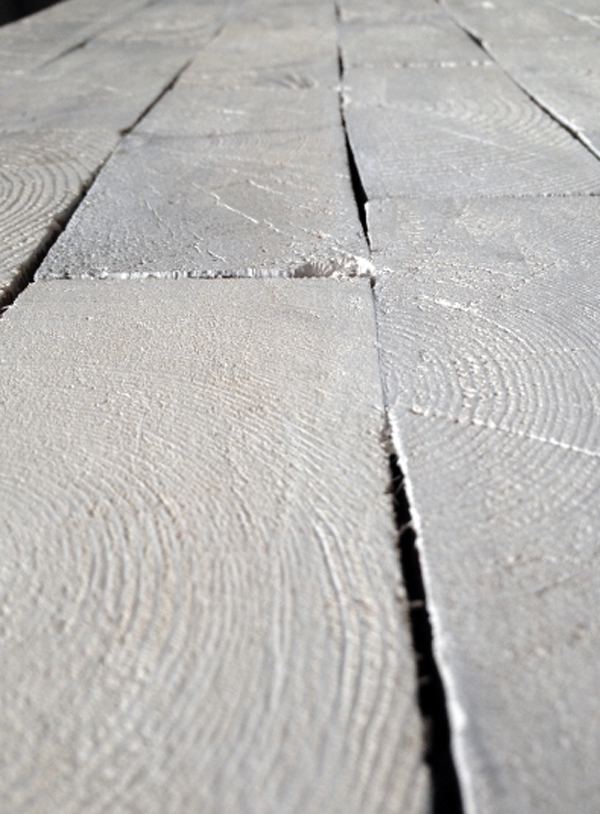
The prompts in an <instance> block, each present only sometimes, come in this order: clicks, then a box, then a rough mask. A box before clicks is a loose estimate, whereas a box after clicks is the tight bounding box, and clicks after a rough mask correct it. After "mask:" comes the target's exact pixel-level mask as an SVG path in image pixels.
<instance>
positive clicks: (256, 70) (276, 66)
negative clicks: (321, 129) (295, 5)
mask: <svg viewBox="0 0 600 814" xmlns="http://www.w3.org/2000/svg"><path fill="white" fill-rule="evenodd" d="M309 8H310V7H309ZM185 82H190V83H193V84H195V85H196V86H198V87H199V88H202V89H203V90H206V88H207V87H208V88H211V89H220V90H236V89H237V90H239V89H242V88H243V89H248V90H249V91H250V90H251V89H252V88H255V87H263V88H264V87H274V86H275V87H284V88H289V89H291V90H307V89H312V88H321V89H327V88H328V89H330V90H336V89H337V87H338V85H339V67H338V60H337V33H336V27H335V23H334V20H333V19H332V20H331V22H330V24H329V25H327V26H325V25H323V26H320V27H317V26H315V25H314V24H313V25H311V24H309V23H308V22H301V23H300V24H298V25H295V26H289V25H288V26H285V27H282V28H274V29H271V28H269V27H267V26H265V25H258V24H249V23H246V24H242V23H241V22H240V21H238V19H237V17H236V18H235V20H233V21H231V22H230V23H229V24H228V25H227V27H226V28H225V29H224V31H223V32H222V34H221V35H220V36H219V37H218V38H217V39H215V40H214V41H213V42H212V43H211V44H210V45H209V46H208V47H207V48H206V49H205V50H204V51H202V52H200V53H199V54H198V56H197V58H196V59H195V60H194V62H193V64H192V65H191V66H190V69H189V71H187V72H186V77H185Z"/></svg>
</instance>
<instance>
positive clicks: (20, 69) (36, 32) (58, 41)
mask: <svg viewBox="0 0 600 814" xmlns="http://www.w3.org/2000/svg"><path fill="white" fill-rule="evenodd" d="M145 3H146V0H103V2H102V3H101V4H99V3H96V2H91V0H63V2H60V3H57V4H56V5H54V6H51V7H50V8H47V9H45V10H44V11H41V12H39V13H37V14H33V15H30V16H27V17H23V18H21V19H20V20H17V21H16V22H14V23H9V24H8V25H4V26H2V27H1V28H0V87H2V86H5V85H9V84H11V83H12V82H14V81H18V80H20V79H21V78H22V77H23V76H25V75H27V74H28V73H29V72H31V71H32V70H34V69H35V68H39V67H41V66H42V65H44V64H45V63H47V62H50V61H51V60H54V59H57V58H58V57H60V56H61V55H62V54H63V53H65V52H67V51H69V50H70V49H73V48H76V47H77V46H79V45H81V44H82V43H84V42H86V41H88V40H89V39H91V38H93V37H94V36H95V35H96V34H98V32H99V31H101V30H102V29H103V28H105V27H107V26H110V25H111V24H114V23H115V22H117V21H119V20H120V19H121V18H123V17H126V16H127V15H128V14H129V13H130V12H131V11H133V10H135V9H137V8H139V7H140V6H142V5H144V4H145Z"/></svg>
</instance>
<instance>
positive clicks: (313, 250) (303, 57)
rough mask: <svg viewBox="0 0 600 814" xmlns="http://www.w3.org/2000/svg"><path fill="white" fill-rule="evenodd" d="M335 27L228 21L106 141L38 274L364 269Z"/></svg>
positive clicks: (352, 271)
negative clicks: (92, 179)
mask: <svg viewBox="0 0 600 814" xmlns="http://www.w3.org/2000/svg"><path fill="white" fill-rule="evenodd" d="M334 35H335V31H334V27H333V25H332V27H331V29H330V30H329V31H319V30H317V29H315V28H314V27H306V26H304V27H299V28H298V29H294V30H293V37H291V39H290V35H289V32H287V31H286V30H285V29H284V30H280V29H276V30H271V29H268V28H264V29H263V28H261V27H258V26H257V27H255V28H248V27H235V26H229V27H228V28H227V30H226V31H225V32H224V33H223V34H222V35H221V36H220V37H219V38H217V39H215V40H214V41H213V42H212V43H211V44H210V45H209V46H208V47H207V48H206V49H205V51H203V52H202V53H201V54H200V55H199V57H198V58H197V59H196V60H195V61H194V63H193V64H192V66H191V67H190V68H189V69H188V70H187V71H186V72H185V74H184V75H183V77H182V79H181V81H180V82H178V83H177V85H176V87H175V88H174V89H173V90H172V92H170V93H169V94H168V96H167V97H166V98H165V99H163V100H162V101H161V103H160V104H159V105H157V107H156V108H155V109H154V110H153V111H152V112H151V113H150V114H149V115H148V116H147V117H145V118H144V120H143V121H142V122H141V123H140V124H139V126H138V127H136V128H135V131H134V132H133V133H132V134H131V135H130V136H129V137H128V138H127V139H126V140H125V141H124V143H123V145H122V147H121V148H120V149H119V150H117V151H116V153H115V155H114V156H113V158H112V159H111V161H110V162H109V163H108V164H107V166H106V167H105V168H104V170H103V172H102V174H101V176H100V178H99V179H98V180H97V182H96V184H95V185H94V188H93V190H92V191H91V192H90V194H89V195H88V196H87V197H86V200H85V202H84V203H83V205H82V206H81V207H80V209H79V210H78V212H77V213H76V215H75V216H74V217H73V219H72V220H71V222H70V223H69V226H68V228H67V229H66V231H65V232H64V234H63V235H62V236H61V238H60V239H59V241H58V242H57V243H56V245H55V246H54V248H53V250H52V252H51V253H50V254H49V255H48V257H47V259H46V261H45V262H44V264H43V265H42V267H41V268H40V269H39V271H38V279H48V278H63V277H118V278H124V277H143V276H157V277H214V276H259V277H260V276H330V275H332V274H334V275H353V274H364V273H367V272H368V271H369V268H370V265H369V263H368V260H367V258H368V248H367V244H366V241H365V237H364V234H363V231H362V227H361V224H360V221H359V217H358V211H357V207H356V201H355V197H354V192H353V190H352V185H351V180H350V171H349V167H348V157H347V154H346V145H345V140H344V131H343V127H342V119H341V114H340V97H339V75H338V66H337V47H336V40H335V36H334ZM222 66H226V67H225V69H223V68H222ZM315 69H316V70H315Z"/></svg>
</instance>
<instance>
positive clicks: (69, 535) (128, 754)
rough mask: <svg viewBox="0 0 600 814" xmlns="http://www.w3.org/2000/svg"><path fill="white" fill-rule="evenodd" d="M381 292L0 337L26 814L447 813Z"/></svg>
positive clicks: (36, 288)
mask: <svg viewBox="0 0 600 814" xmlns="http://www.w3.org/2000/svg"><path fill="white" fill-rule="evenodd" d="M374 340H375V325H374V315H373V306H372V298H371V293H370V287H369V284H368V282H367V281H346V282H335V281H331V280H329V281H328V280H310V281H309V280H296V281H284V280H269V281H257V280H253V281H244V280H235V281H211V282H207V281H204V282H199V281H185V280H183V281H178V282H176V283H174V282H169V281H144V282H137V283H134V282H131V283H127V284H124V283H110V282H104V283H98V282H93V281H92V282H84V281H75V282H66V281H61V282H56V283H51V282H50V283H43V284H38V285H33V286H30V287H29V288H28V289H27V290H26V291H25V293H24V294H23V295H22V296H21V297H19V299H18V301H17V303H16V305H15V306H13V307H12V308H11V309H9V311H8V312H7V313H6V315H5V316H4V318H3V319H2V321H1V323H0V358H1V360H2V364H1V365H0V401H1V402H2V404H3V427H4V431H3V433H2V434H1V437H0V462H1V463H0V471H1V474H0V492H1V494H2V499H0V528H1V529H2V532H1V534H0V541H1V545H2V563H3V566H2V572H1V578H2V594H1V596H2V599H1V606H0V607H1V609H2V616H1V625H2V626H1V633H2V636H1V637H0V648H1V650H2V655H1V657H2V664H3V669H2V678H1V679H0V698H1V701H2V703H1V704H0V718H1V723H0V751H1V753H2V755H3V756H4V761H3V768H2V783H1V789H2V791H1V798H0V799H1V800H2V810H3V811H16V810H25V809H26V810H27V811H28V812H32V813H33V812H43V814H55V812H56V814H58V812H60V814H76V813H77V814H79V812H81V811H86V812H89V814H93V812H100V811H107V810H111V811H130V812H144V814H151V813H152V812H161V814H165V812H174V813H175V812H176V813H177V814H185V812H198V811H203V812H219V814H225V812H227V814H229V812H238V811H239V812H242V811H254V812H259V811H260V812H261V814H262V813H263V812H264V813H265V814H266V813H267V812H273V814H275V812H277V814H285V813H286V812H299V811H302V812H303V814H304V813H306V814H309V812H315V814H316V813H317V812H318V814H321V812H323V811H328V812H340V814H341V812H344V814H348V812H357V814H358V812H360V814H369V813H370V812H389V813H390V814H392V812H394V814H395V812H398V811H402V812H406V814H409V813H411V812H424V811H425V810H426V807H427V790H428V780H427V774H426V771H425V769H424V765H423V763H422V759H421V750H422V746H421V732H420V719H419V713H418V710H417V708H416V702H415V675H414V664H413V660H412V654H411V646H410V641H409V633H408V630H407V621H406V617H405V615H406V605H405V600H404V599H403V598H402V597H401V596H400V586H399V571H398V563H397V554H396V552H395V546H394V543H395V529H394V526H393V522H392V510H391V504H390V496H389V494H387V491H388V485H389V474H388V471H387V457H386V455H387V453H386V451H385V450H384V448H383V445H382V441H381V433H382V429H383V422H384V418H383V406H382V400H381V383H380V376H379V368H378V360H377V350H376V346H375V341H374Z"/></svg>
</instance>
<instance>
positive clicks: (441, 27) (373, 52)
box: [340, 17, 491, 68]
mask: <svg viewBox="0 0 600 814" xmlns="http://www.w3.org/2000/svg"><path fill="white" fill-rule="evenodd" d="M340 45H341V48H342V53H343V57H344V65H345V66H346V67H352V68H357V67H358V68H403V67H425V66H427V67H430V66H435V65H438V66H440V65H450V66H455V65H479V64H485V63H487V64H491V59H490V58H489V57H486V55H485V53H484V52H483V51H482V50H481V48H479V46H477V45H476V44H475V43H474V42H473V41H472V40H471V39H469V37H467V36H466V35H465V33H464V32H463V31H461V29H460V28H459V27H458V26H457V25H456V23H454V22H453V21H452V20H450V19H448V18H447V17H441V18H440V17H432V18H431V19H428V20H421V19H419V20H418V21H412V20H403V21H401V22H392V23H386V24H385V25H364V24H356V25H343V26H341V30H340Z"/></svg>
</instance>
